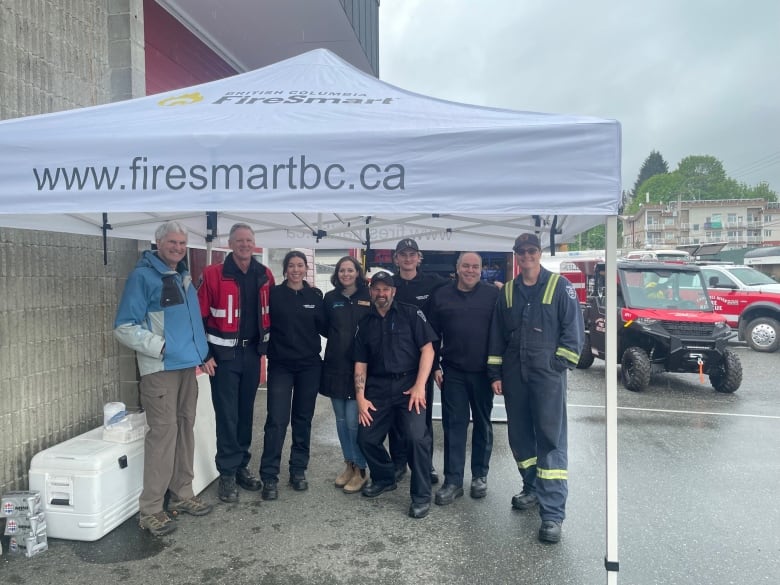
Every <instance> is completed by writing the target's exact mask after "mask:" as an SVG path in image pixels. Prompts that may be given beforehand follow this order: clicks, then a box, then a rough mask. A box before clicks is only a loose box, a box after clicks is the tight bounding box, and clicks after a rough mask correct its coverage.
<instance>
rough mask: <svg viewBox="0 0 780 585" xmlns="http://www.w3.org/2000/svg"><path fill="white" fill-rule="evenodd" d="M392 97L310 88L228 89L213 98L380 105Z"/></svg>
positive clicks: (228, 101) (219, 101) (219, 100)
mask: <svg viewBox="0 0 780 585" xmlns="http://www.w3.org/2000/svg"><path fill="white" fill-rule="evenodd" d="M396 99H397V98H393V97H371V96H368V95H366V94H365V93H360V92H345V91H311V90H302V89H301V90H253V91H229V92H227V93H225V94H224V95H222V96H221V97H219V98H217V99H216V100H214V102H213V103H214V104H215V105H232V106H252V105H264V104H265V105H267V104H302V105H307V104H330V105H345V106H349V105H369V106H382V105H390V104H393V103H395V100H396Z"/></svg>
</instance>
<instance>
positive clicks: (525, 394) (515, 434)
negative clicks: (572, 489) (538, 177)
mask: <svg viewBox="0 0 780 585" xmlns="http://www.w3.org/2000/svg"><path fill="white" fill-rule="evenodd" d="M513 249H514V252H515V257H516V259H517V263H518V265H519V266H520V271H521V274H520V275H519V276H518V277H517V278H515V279H514V280H511V281H509V282H508V283H506V285H504V288H503V290H502V293H501V294H500V295H499V297H498V302H497V304H496V307H495V311H494V312H493V318H492V322H491V326H490V340H489V343H488V376H489V378H490V380H491V383H492V387H493V392H494V393H495V394H503V396H504V402H505V404H506V411H507V419H508V425H507V426H508V429H507V430H508V434H509V446H510V447H511V449H512V454H513V455H514V458H515V461H516V462H517V467H518V469H519V470H520V475H521V476H522V478H523V491H522V492H521V493H519V494H517V495H516V496H514V497H513V498H512V507H513V508H515V509H518V510H526V509H529V508H532V507H534V506H536V505H537V503H538V504H539V515H540V516H541V519H542V524H541V527H540V528H539V540H541V541H542V542H548V543H555V542H558V541H559V540H560V538H561V524H562V523H563V519H564V517H565V510H566V497H567V495H568V485H567V479H568V471H567V457H568V455H567V427H566V373H567V372H568V370H570V369H573V368H574V367H576V365H577V362H578V361H579V356H580V351H582V345H583V343H584V338H585V334H584V329H585V327H584V323H583V320H582V312H581V311H580V306H579V303H578V301H577V293H576V291H575V290H574V287H573V286H572V285H571V283H570V282H569V281H568V280H566V279H565V278H564V277H562V276H560V275H558V274H553V273H552V272H550V271H549V270H547V269H545V268H543V267H542V265H541V253H542V249H541V244H540V242H539V238H538V237H537V236H536V234H532V233H524V234H520V235H519V236H518V237H517V239H516V240H515V245H514V248H513Z"/></svg>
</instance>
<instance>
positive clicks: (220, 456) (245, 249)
mask: <svg viewBox="0 0 780 585" xmlns="http://www.w3.org/2000/svg"><path fill="white" fill-rule="evenodd" d="M228 246H229V247H230V249H231V250H232V252H231V253H230V254H228V255H227V258H225V262H224V263H222V264H214V265H211V266H207V267H206V269H205V270H204V271H203V277H202V283H201V285H200V288H199V289H198V300H199V301H200V314H201V316H202V317H203V322H204V324H205V326H206V335H207V339H208V342H209V351H210V354H211V355H212V356H214V358H215V360H216V366H217V367H216V371H215V373H214V375H213V376H212V377H211V400H212V403H213V404H214V414H215V418H216V426H217V456H216V463H217V470H218V471H219V489H218V492H217V493H218V496H219V499H220V500H222V501H223V502H229V503H231V502H237V501H238V487H237V486H241V487H242V488H244V489H246V490H250V491H257V490H259V489H260V488H261V487H262V483H261V481H260V479H258V478H257V477H256V476H254V475H252V473H251V472H250V471H249V467H248V464H249V459H250V457H251V454H250V452H249V447H250V445H251V443H252V419H253V416H254V405H255V396H256V394H257V386H258V384H259V382H260V356H261V355H263V354H265V352H266V347H267V346H268V332H269V330H270V326H271V324H270V317H269V295H270V289H271V287H273V286H274V276H273V274H272V273H271V271H270V270H269V269H268V268H266V267H265V266H263V265H262V264H260V263H259V262H258V261H257V260H255V259H254V256H253V254H254V251H255V234H254V232H253V231H252V228H251V227H250V226H248V225H247V224H245V223H237V224H235V225H234V226H233V227H231V228H230V235H229V236H228Z"/></svg>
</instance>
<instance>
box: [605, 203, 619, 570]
mask: <svg viewBox="0 0 780 585" xmlns="http://www.w3.org/2000/svg"><path fill="white" fill-rule="evenodd" d="M617 247H618V246H617V216H614V215H610V216H608V217H607V218H606V249H605V263H606V264H605V267H604V268H605V280H606V283H605V284H606V295H607V315H606V318H607V320H606V329H607V331H606V334H607V339H606V348H605V350H606V361H605V364H606V367H605V368H604V375H605V376H606V382H607V384H606V413H605V414H606V422H607V424H606V441H607V447H606V456H607V474H606V475H607V477H606V479H607V554H606V556H605V557H604V566H605V568H606V569H607V583H608V584H611V585H614V584H616V583H617V579H618V568H619V565H618V475H617V470H618V461H617V455H618V436H617V359H616V356H617V327H619V323H618V322H617V314H618V313H617Z"/></svg>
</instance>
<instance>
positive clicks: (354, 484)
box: [344, 467, 368, 494]
mask: <svg viewBox="0 0 780 585" xmlns="http://www.w3.org/2000/svg"><path fill="white" fill-rule="evenodd" d="M367 481H368V475H366V470H365V469H360V468H359V467H355V474H354V475H353V476H352V479H350V480H349V482H348V483H347V485H345V486H344V493H345V494H356V493H357V492H359V491H360V490H361V489H363V486H364V485H366V482H367Z"/></svg>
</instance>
